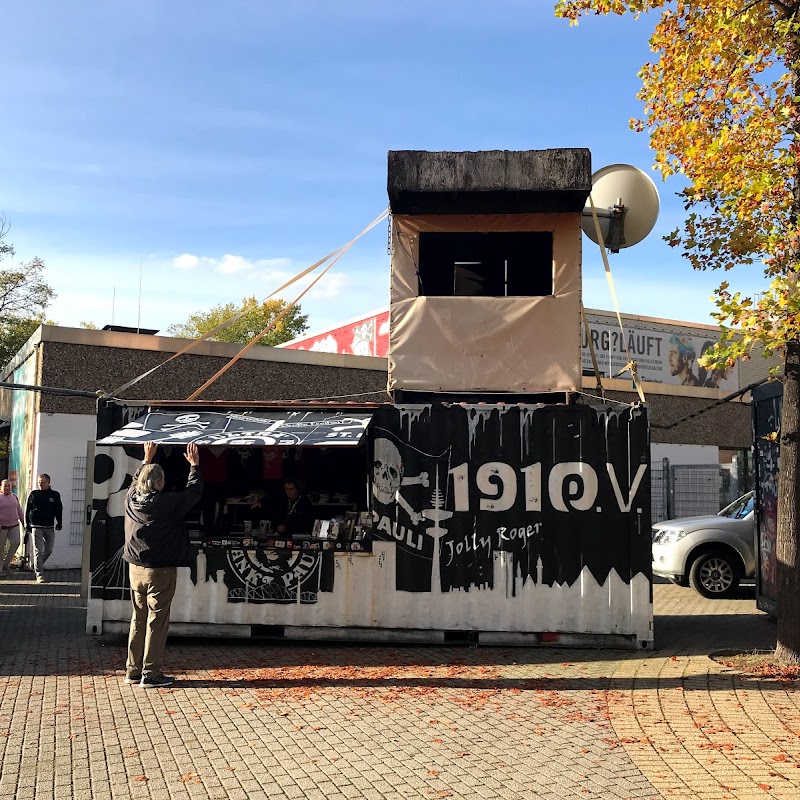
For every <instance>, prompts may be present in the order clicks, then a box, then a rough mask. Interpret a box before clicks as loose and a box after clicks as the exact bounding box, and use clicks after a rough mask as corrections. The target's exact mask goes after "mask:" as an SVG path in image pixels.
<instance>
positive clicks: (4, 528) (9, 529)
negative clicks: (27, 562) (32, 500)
mask: <svg viewBox="0 0 800 800" xmlns="http://www.w3.org/2000/svg"><path fill="white" fill-rule="evenodd" d="M20 522H21V523H22V524H23V525H24V524H25V517H24V515H23V514H22V506H20V504H19V500H17V496H16V495H15V494H12V493H11V481H8V480H5V481H3V482H2V483H0V558H2V556H3V549H4V548H5V546H6V541H8V555H7V556H6V557H5V558H4V559H3V568H2V570H0V574H3V575H10V574H11V567H10V566H9V565H10V564H11V559H12V558H14V554H15V553H16V552H17V548H18V547H19V524H20Z"/></svg>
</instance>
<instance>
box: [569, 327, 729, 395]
mask: <svg viewBox="0 0 800 800" xmlns="http://www.w3.org/2000/svg"><path fill="white" fill-rule="evenodd" d="M589 330H590V334H591V337H592V343H593V344H594V350H595V355H596V357H597V364H598V367H599V368H600V373H601V377H606V378H608V377H613V376H614V375H616V374H617V373H618V372H619V371H620V370H621V369H623V368H624V366H625V364H626V363H627V360H628V359H627V356H626V354H625V345H626V344H627V348H628V353H629V354H630V357H631V358H632V359H635V360H636V363H637V365H638V370H639V377H640V378H641V379H642V380H643V381H649V382H651V383H667V384H672V385H674V386H701V387H704V388H711V389H726V390H730V391H735V390H736V389H738V388H739V365H738V364H736V365H735V366H733V367H731V368H728V369H725V368H723V369H710V368H709V369H706V368H704V367H701V366H700V364H699V363H698V362H699V360H700V357H701V356H702V355H703V354H704V353H705V352H706V350H708V349H709V348H711V347H713V345H714V344H715V343H716V341H717V340H716V339H715V338H713V337H712V336H696V335H692V334H691V333H687V332H686V331H685V330H683V329H680V328H669V327H667V326H664V328H663V329H660V330H648V329H645V328H635V327H631V326H628V325H626V326H625V338H624V339H623V336H622V333H621V332H620V330H619V327H618V326H617V325H616V324H612V323H611V322H609V323H603V322H590V323H589ZM709 333H712V332H711V331H709ZM581 363H582V367H583V369H584V370H589V371H591V372H592V373H593V372H594V370H593V367H592V356H591V353H590V350H589V344H588V341H587V338H586V332H585V331H584V333H583V337H582V341H581Z"/></svg>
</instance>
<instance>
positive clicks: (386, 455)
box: [372, 438, 430, 525]
mask: <svg viewBox="0 0 800 800" xmlns="http://www.w3.org/2000/svg"><path fill="white" fill-rule="evenodd" d="M404 473H405V470H404V467H403V459H402V458H401V456H400V451H399V450H398V449H397V447H396V445H395V444H394V442H392V441H390V440H389V439H384V438H378V439H376V440H375V458H374V461H373V464H372V494H373V495H374V496H375V498H376V499H377V501H378V502H379V503H383V504H384V505H389V504H391V503H395V502H396V503H397V504H398V505H400V506H401V507H402V508H403V509H405V511H406V513H407V514H408V515H409V517H411V520H412V522H413V523H414V524H415V525H417V524H419V522H420V521H421V520H422V515H421V514H420V513H418V512H417V511H415V510H414V509H413V508H411V506H410V505H409V504H408V502H407V501H406V499H405V498H404V497H403V495H402V494H401V493H400V487H401V486H413V485H415V484H419V485H422V486H425V487H426V488H427V487H428V485H429V483H430V482H429V480H428V473H427V472H422V473H420V474H419V475H418V476H417V477H407V476H406V475H405V474H404Z"/></svg>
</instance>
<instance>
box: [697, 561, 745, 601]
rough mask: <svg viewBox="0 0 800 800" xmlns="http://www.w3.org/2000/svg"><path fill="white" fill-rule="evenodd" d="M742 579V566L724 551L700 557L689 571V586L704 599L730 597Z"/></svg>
mask: <svg viewBox="0 0 800 800" xmlns="http://www.w3.org/2000/svg"><path fill="white" fill-rule="evenodd" d="M741 577H742V568H741V565H740V564H739V563H738V562H737V561H736V559H735V557H734V556H732V555H730V554H729V553H726V552H725V551H724V550H711V551H709V552H707V553H702V554H701V555H700V556H698V557H697V558H696V559H695V560H694V563H693V564H692V568H691V570H689V585H690V586H691V587H692V589H694V590H695V591H696V592H699V593H700V594H701V595H703V597H710V598H712V599H717V598H723V597H730V596H731V595H732V594H733V593H734V592H735V591H736V589H737V588H738V586H739V580H740V579H741Z"/></svg>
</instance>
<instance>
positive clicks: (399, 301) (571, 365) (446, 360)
mask: <svg viewBox="0 0 800 800" xmlns="http://www.w3.org/2000/svg"><path fill="white" fill-rule="evenodd" d="M580 221H581V220H580V214H513V215H502V216H489V215H480V216H463V215H458V216H455V215H453V216H450V215H441V216H395V217H394V218H393V238H392V245H393V247H392V277H391V309H390V332H389V388H390V389H411V390H417V391H439V392H466V391H485V392H548V391H574V390H578V389H580V386H581V363H580V362H581V350H580V345H581V342H580V302H581V273H580V263H581V238H580V237H581V226H580ZM428 231H431V232H458V231H464V232H466V231H479V232H513V231H551V232H552V233H553V295H552V296H546V297H419V296H418V281H417V270H416V266H415V264H416V262H417V260H418V257H419V234H420V233H421V232H428Z"/></svg>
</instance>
